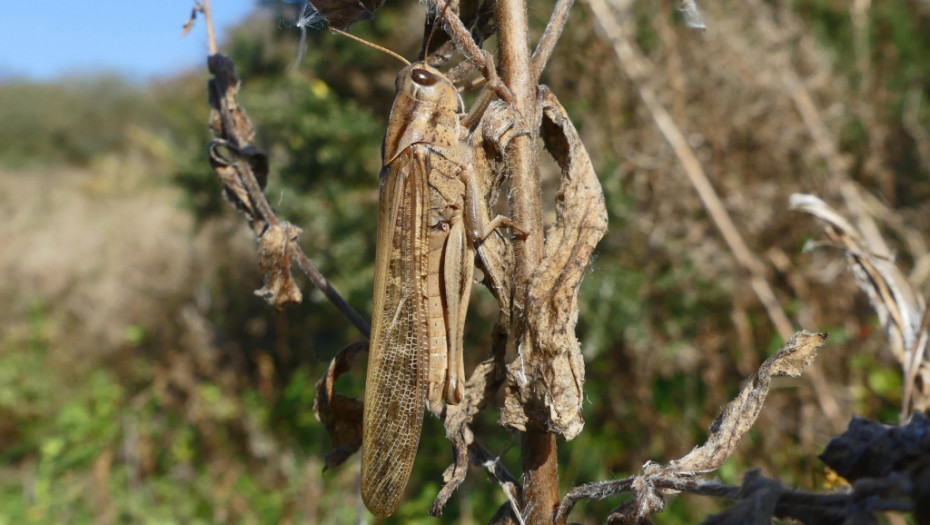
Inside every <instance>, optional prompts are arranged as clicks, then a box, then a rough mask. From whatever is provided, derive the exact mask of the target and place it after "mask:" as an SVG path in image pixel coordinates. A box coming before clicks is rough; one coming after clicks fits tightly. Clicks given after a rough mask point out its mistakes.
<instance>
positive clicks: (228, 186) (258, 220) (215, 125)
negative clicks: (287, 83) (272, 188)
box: [207, 54, 268, 233]
mask: <svg viewBox="0 0 930 525" xmlns="http://www.w3.org/2000/svg"><path fill="white" fill-rule="evenodd" d="M207 66H208V67H209V70H210V73H211V74H212V75H213V78H211V79H210V81H209V83H208V85H207V88H208V99H209V104H210V130H211V131H212V133H213V136H214V137H215V138H214V140H213V141H212V142H211V143H210V165H211V166H212V167H213V171H215V172H216V174H217V175H218V176H219V177H220V179H221V180H222V181H223V195H224V196H225V197H226V199H227V200H229V201H230V202H231V203H233V204H234V205H235V206H236V208H238V209H239V210H240V211H242V212H243V213H245V214H246V215H247V216H248V218H249V221H250V222H251V223H252V228H253V230H255V232H256V233H261V232H263V231H264V229H265V226H266V218H265V217H262V216H261V214H260V213H258V211H257V210H256V208H255V207H256V204H255V203H254V202H252V199H251V198H250V197H249V179H251V178H254V180H255V181H257V183H258V186H259V189H261V188H264V187H265V184H266V182H267V180H268V156H267V155H265V153H264V152H262V151H261V150H259V149H258V148H256V147H255V145H254V141H255V128H254V127H253V126H252V122H251V121H250V120H249V117H248V115H247V114H246V112H245V110H244V109H243V108H242V107H241V106H239V102H238V96H239V85H240V84H239V77H238V76H237V75H236V68H235V64H233V62H232V60H230V59H229V57H227V56H224V55H220V54H215V55H211V56H210V58H209V59H208V61H207ZM250 175H251V176H250Z"/></svg>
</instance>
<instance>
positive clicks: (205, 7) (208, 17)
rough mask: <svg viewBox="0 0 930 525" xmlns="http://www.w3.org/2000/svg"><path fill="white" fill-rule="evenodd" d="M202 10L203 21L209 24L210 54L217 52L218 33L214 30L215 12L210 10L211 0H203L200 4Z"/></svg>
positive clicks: (208, 43)
mask: <svg viewBox="0 0 930 525" xmlns="http://www.w3.org/2000/svg"><path fill="white" fill-rule="evenodd" d="M200 12H202V13H203V21H204V24H205V25H206V26H207V50H208V51H209V52H210V55H215V54H216V34H215V33H214V32H213V14H212V12H211V11H210V0H203V4H202V5H201V6H200Z"/></svg>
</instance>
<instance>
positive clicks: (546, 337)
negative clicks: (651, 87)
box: [500, 86, 607, 439]
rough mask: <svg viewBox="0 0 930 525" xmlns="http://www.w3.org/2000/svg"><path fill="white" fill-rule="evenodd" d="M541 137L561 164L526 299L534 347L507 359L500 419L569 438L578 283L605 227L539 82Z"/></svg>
mask: <svg viewBox="0 0 930 525" xmlns="http://www.w3.org/2000/svg"><path fill="white" fill-rule="evenodd" d="M539 104H540V107H541V108H542V125H541V133H540V135H541V136H542V138H543V142H544V144H545V146H546V149H547V150H549V152H550V153H551V154H552V156H553V157H554V158H555V160H556V162H557V163H558V164H559V166H560V167H561V168H562V177H561V183H560V185H559V190H558V193H557V195H556V222H555V224H554V225H553V226H552V227H551V228H549V230H548V231H547V232H546V245H545V253H544V255H543V258H542V264H541V265H540V267H539V268H538V269H537V270H536V271H535V272H534V274H533V278H532V283H531V285H530V290H529V295H528V298H527V302H526V304H527V312H526V317H527V326H528V331H529V332H530V338H531V340H532V341H534V342H535V343H536V345H537V348H535V349H532V348H528V346H531V345H525V346H524V347H523V348H521V349H520V354H519V355H518V356H517V358H516V359H515V360H514V361H513V362H512V363H511V364H510V365H508V368H507V383H506V390H505V397H504V406H503V407H502V409H501V417H500V421H501V424H502V425H504V426H505V427H509V428H513V429H516V430H520V431H525V430H526V427H527V425H535V426H536V428H537V429H538V430H542V431H547V432H553V433H558V434H561V435H563V436H564V437H565V438H566V439H572V438H573V437H575V436H576V435H578V433H579V432H581V429H582V428H583V427H584V420H583V419H582V418H581V404H582V401H583V395H584V392H583V390H582V389H583V386H584V359H583V357H582V355H581V347H580V345H579V343H578V338H577V337H575V323H576V322H577V321H578V287H579V285H580V284H581V279H582V277H584V272H585V269H586V268H587V265H588V262H589V261H590V259H591V253H592V252H593V251H594V247H595V245H597V243H598V241H600V239H601V237H603V236H604V233H605V232H606V231H607V209H606V207H605V205H604V193H603V191H602V190H601V184H600V181H598V179H597V174H596V173H595V172H594V167H593V166H592V165H591V159H590V158H589V157H588V152H587V151H586V150H585V148H584V144H582V142H581V138H580V137H579V136H578V132H577V130H576V129H575V127H574V125H573V124H572V122H571V120H570V119H569V117H568V115H567V114H566V113H565V109H564V108H563V107H562V106H561V104H559V101H558V100H557V99H556V97H555V95H553V94H552V92H551V91H549V89H548V88H546V87H545V86H540V88H539Z"/></svg>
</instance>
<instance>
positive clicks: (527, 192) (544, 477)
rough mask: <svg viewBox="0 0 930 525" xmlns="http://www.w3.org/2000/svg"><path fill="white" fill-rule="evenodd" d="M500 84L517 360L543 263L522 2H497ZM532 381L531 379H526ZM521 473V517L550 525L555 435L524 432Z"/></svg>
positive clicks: (532, 86) (528, 348) (529, 347)
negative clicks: (514, 229)
mask: <svg viewBox="0 0 930 525" xmlns="http://www.w3.org/2000/svg"><path fill="white" fill-rule="evenodd" d="M497 20H498V24H499V30H498V39H499V42H500V65H501V80H502V81H503V82H504V84H505V85H506V86H507V87H508V88H509V89H510V91H511V92H512V93H513V95H514V103H515V106H516V107H515V109H516V110H517V112H518V113H519V115H520V116H522V120H523V122H522V123H517V126H518V127H519V128H522V129H521V130H520V131H526V133H520V134H519V136H516V137H515V138H514V139H513V141H512V142H511V143H510V145H509V147H508V150H507V152H506V154H505V158H506V159H507V164H508V166H507V168H508V171H509V172H510V185H511V191H510V208H511V211H512V213H513V220H514V222H515V223H516V224H517V226H519V227H520V228H522V229H523V230H524V231H525V232H527V233H528V235H527V237H526V238H525V239H523V240H522V241H517V242H516V243H515V246H514V255H515V257H514V260H515V261H516V269H515V279H514V284H515V288H514V301H513V311H514V313H515V314H516V315H514V316H513V317H512V320H513V325H512V329H511V335H512V337H514V338H515V341H517V344H518V348H519V349H520V350H519V351H520V352H521V354H524V355H525V354H527V353H532V352H534V351H535V345H536V341H533V340H532V338H531V337H530V331H529V330H527V329H526V321H527V317H526V307H527V304H526V302H527V296H528V293H529V289H530V285H531V283H532V275H533V270H534V269H535V268H536V267H537V266H538V265H539V263H540V261H541V260H542V253H543V231H542V205H541V198H540V187H539V177H538V176H537V166H536V161H537V150H536V142H537V138H538V135H539V133H538V128H537V126H536V122H537V114H538V110H539V108H538V105H537V102H536V75H535V74H534V71H533V66H532V61H531V56H530V49H529V39H528V30H527V19H526V4H525V2H524V1H523V0H498V2H497ZM530 380H532V378H530ZM520 454H521V458H522V467H523V480H524V485H523V511H522V512H523V515H524V519H525V520H526V523H528V524H530V525H535V524H544V523H546V524H547V523H552V520H553V511H554V510H555V508H556V507H557V506H558V503H559V473H558V469H557V466H558V465H557V463H556V444H555V435H554V434H552V433H550V432H547V431H545V430H544V429H535V428H532V427H529V426H528V427H527V429H526V432H525V433H524V434H523V436H522V438H521V441H520Z"/></svg>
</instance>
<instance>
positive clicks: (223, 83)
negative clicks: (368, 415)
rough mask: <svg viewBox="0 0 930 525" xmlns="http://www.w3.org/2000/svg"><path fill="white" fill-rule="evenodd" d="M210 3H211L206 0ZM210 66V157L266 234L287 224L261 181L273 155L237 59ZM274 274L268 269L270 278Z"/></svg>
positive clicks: (354, 315)
mask: <svg viewBox="0 0 930 525" xmlns="http://www.w3.org/2000/svg"><path fill="white" fill-rule="evenodd" d="M204 8H205V9H206V6H204ZM208 67H209V70H210V73H211V74H213V79H211V81H210V94H209V96H210V105H211V108H212V110H213V113H212V114H211V117H210V122H211V129H212V130H213V133H214V136H216V139H214V140H213V142H211V144H210V163H211V165H212V166H213V169H214V171H215V172H216V173H217V175H218V176H219V177H220V179H221V180H222V181H223V184H224V187H225V190H226V195H227V197H228V198H229V200H230V201H231V202H233V204H235V205H236V206H237V207H238V208H239V209H240V210H241V211H242V212H243V213H244V214H245V215H246V217H247V218H248V219H249V221H250V222H251V223H252V224H253V229H254V230H255V233H256V235H258V236H259V238H261V237H262V236H263V235H265V234H266V233H267V231H268V230H269V229H270V228H277V227H280V226H282V225H284V224H286V223H284V222H282V221H280V220H279V219H278V217H277V216H276V215H275V213H274V210H273V209H272V208H271V205H270V204H269V203H268V200H267V198H266V197H265V194H264V192H263V191H262V183H260V182H259V178H258V177H257V176H256V173H255V169H256V168H258V169H261V174H262V177H263V178H264V176H266V175H267V157H266V156H265V154H264V153H263V152H261V151H260V150H258V149H257V148H256V147H255V146H254V145H253V140H254V136H255V131H254V128H253V127H252V124H251V122H250V121H249V119H248V116H247V115H246V114H245V111H244V110H243V109H242V108H241V107H240V106H239V104H238V101H237V96H238V90H239V78H238V77H237V76H236V72H235V65H234V64H233V63H232V61H231V60H230V59H229V58H228V57H225V56H223V55H220V54H214V55H211V57H210V59H209V60H208ZM221 149H224V150H225V152H227V155H228V156H230V157H232V158H226V155H223V154H222V153H221V152H220V150H221ZM286 239H287V240H286V242H287V243H288V246H287V249H286V250H285V251H284V252H282V253H287V254H289V255H290V256H291V257H292V258H293V259H294V260H295V261H296V262H297V265H298V266H299V267H300V269H301V270H302V271H303V272H304V274H306V275H307V278H309V279H310V281H311V282H312V283H313V284H314V285H316V286H317V288H319V289H320V290H321V291H322V292H323V294H324V295H325V296H326V298H327V299H329V300H330V302H332V303H333V305H335V306H336V308H337V309H338V310H339V311H340V312H341V313H342V314H343V315H344V316H345V317H346V318H347V319H348V320H349V322H351V323H352V324H353V325H354V326H355V327H356V328H358V330H359V331H360V332H362V334H364V335H365V337H368V336H369V333H370V331H371V329H370V327H369V325H368V323H367V322H366V321H365V319H364V318H363V317H362V316H361V315H359V314H358V312H356V311H355V309H353V308H352V307H351V306H350V305H349V304H348V303H347V302H346V301H345V300H344V299H343V298H342V296H341V295H340V294H339V293H338V292H337V291H336V290H335V289H334V288H333V286H332V284H330V282H329V280H327V279H326V277H324V276H323V275H322V274H321V273H320V272H319V270H317V268H316V265H314V264H313V262H312V261H311V260H310V258H309V257H307V255H306V254H305V253H304V252H303V250H302V249H301V248H300V245H299V244H297V240H296V235H288V236H286ZM281 263H282V264H284V265H285V266H286V264H287V261H281ZM285 271H287V268H285ZM268 277H269V276H268V275H267V274H266V281H267V279H268ZM266 300H269V298H266ZM270 302H272V304H276V305H279V303H275V302H274V301H273V298H271V300H270Z"/></svg>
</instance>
